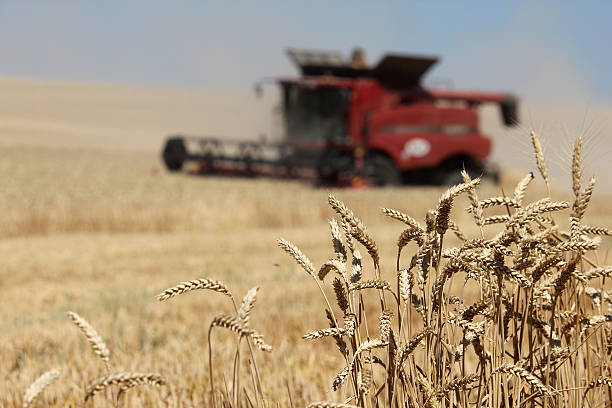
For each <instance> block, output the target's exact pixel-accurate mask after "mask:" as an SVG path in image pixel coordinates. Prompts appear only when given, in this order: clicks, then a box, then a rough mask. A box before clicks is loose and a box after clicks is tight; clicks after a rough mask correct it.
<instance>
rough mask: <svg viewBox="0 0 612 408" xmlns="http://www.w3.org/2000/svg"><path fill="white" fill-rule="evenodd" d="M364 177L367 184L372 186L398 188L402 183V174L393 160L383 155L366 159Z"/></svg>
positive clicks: (375, 155)
mask: <svg viewBox="0 0 612 408" xmlns="http://www.w3.org/2000/svg"><path fill="white" fill-rule="evenodd" d="M364 175H365V179H366V180H367V182H368V183H369V184H370V185H372V186H377V187H383V186H397V185H400V184H401V183H402V174H401V173H400V171H399V169H398V168H397V166H396V165H395V163H394V162H393V160H391V158H389V157H387V156H384V155H382V154H374V155H370V156H368V157H366V159H365V163H364Z"/></svg>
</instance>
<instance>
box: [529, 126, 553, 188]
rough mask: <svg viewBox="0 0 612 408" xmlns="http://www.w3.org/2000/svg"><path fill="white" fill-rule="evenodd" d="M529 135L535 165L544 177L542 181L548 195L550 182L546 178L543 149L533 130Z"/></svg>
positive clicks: (546, 171) (546, 167)
mask: <svg viewBox="0 0 612 408" xmlns="http://www.w3.org/2000/svg"><path fill="white" fill-rule="evenodd" d="M530 136H531V144H532V145H533V151H534V153H535V159H536V166H537V167H538V170H539V171H540V174H541V175H542V178H543V179H544V183H546V189H547V190H548V195H550V182H549V179H548V166H546V161H545V160H544V149H542V143H540V138H539V137H538V135H537V134H536V132H535V131H533V130H532V131H531V132H530Z"/></svg>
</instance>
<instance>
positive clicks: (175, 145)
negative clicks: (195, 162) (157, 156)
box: [162, 137, 187, 171]
mask: <svg viewBox="0 0 612 408" xmlns="http://www.w3.org/2000/svg"><path fill="white" fill-rule="evenodd" d="M162 157H163V159H164V163H165V164H166V168H167V169H168V170H170V171H179V170H181V169H182V168H183V162H184V161H185V159H187V149H186V148H185V142H184V141H183V139H182V138H180V137H173V138H170V139H168V140H167V141H166V146H164V151H163V153H162Z"/></svg>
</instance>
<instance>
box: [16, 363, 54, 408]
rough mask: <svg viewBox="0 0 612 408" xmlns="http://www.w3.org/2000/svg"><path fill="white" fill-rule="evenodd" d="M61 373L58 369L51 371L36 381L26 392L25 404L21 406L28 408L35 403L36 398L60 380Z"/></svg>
mask: <svg viewBox="0 0 612 408" xmlns="http://www.w3.org/2000/svg"><path fill="white" fill-rule="evenodd" d="M59 375H60V372H59V370H58V369H57V368H55V369H53V370H49V371H47V372H46V373H44V374H43V375H41V376H40V377H38V378H37V379H36V381H34V382H33V383H32V384H30V386H29V387H28V389H27V390H26V392H25V394H24V396H23V404H22V405H21V406H22V407H23V408H28V407H30V406H31V405H32V403H34V401H35V400H36V398H37V397H38V396H39V395H40V393H41V392H43V391H44V390H45V388H47V387H48V386H49V385H51V384H53V382H55V381H56V380H57V379H58V378H59Z"/></svg>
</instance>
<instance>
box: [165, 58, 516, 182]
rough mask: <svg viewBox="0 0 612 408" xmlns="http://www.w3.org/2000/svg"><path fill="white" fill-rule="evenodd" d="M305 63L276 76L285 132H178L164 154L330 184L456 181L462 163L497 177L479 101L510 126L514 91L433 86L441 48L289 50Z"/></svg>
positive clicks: (210, 167) (246, 172)
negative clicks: (256, 136)
mask: <svg viewBox="0 0 612 408" xmlns="http://www.w3.org/2000/svg"><path fill="white" fill-rule="evenodd" d="M288 55H289V57H290V58H291V60H292V61H293V63H294V64H295V65H296V66H297V67H298V68H299V70H300V71H301V76H300V77H297V78H279V79H277V80H276V83H277V84H278V85H279V86H280V89H281V92H282V102H281V103H282V118H283V125H284V132H283V133H284V137H283V139H282V140H281V141H278V142H266V141H260V142H250V141H232V140H226V139H222V138H216V137H188V136H171V137H169V138H168V140H167V141H166V145H165V146H164V150H163V159H164V162H165V164H166V166H167V168H168V169H169V170H171V171H177V170H180V169H181V168H182V167H183V164H184V163H185V162H188V161H192V162H196V163H197V172H198V173H202V174H223V175H243V176H272V177H291V178H311V179H315V180H317V181H318V182H319V183H322V184H332V185H355V184H370V185H378V186H382V185H396V184H401V183H404V182H408V183H427V184H450V183H454V182H456V181H459V171H460V170H461V169H463V168H465V169H466V170H468V171H469V172H470V173H472V174H475V175H480V174H482V173H484V174H488V175H491V176H493V177H496V172H495V171H492V170H491V169H490V167H489V166H488V165H487V162H486V159H487V158H488V156H489V154H490V152H491V143H492V142H491V139H490V138H489V137H488V136H486V135H483V134H482V133H481V132H480V128H479V120H478V110H477V108H478V106H479V105H480V104H482V103H495V104H498V105H499V107H500V112H501V117H502V120H503V123H504V124H505V125H506V126H513V125H515V124H516V123H517V122H518V118H517V99H516V98H515V97H514V96H513V95H510V94H505V93H488V92H460V91H454V90H441V89H427V88H425V87H424V86H423V85H422V82H421V80H422V77H423V76H424V75H425V73H426V72H427V71H428V70H429V69H430V68H431V67H432V66H433V65H434V64H435V63H436V62H437V61H438V59H437V58H434V57H422V56H409V55H393V54H389V55H386V56H384V57H383V58H382V59H381V60H380V61H379V62H378V63H377V64H376V65H375V66H368V65H367V64H366V62H365V58H364V56H363V52H362V51H360V50H357V51H355V52H354V53H353V57H352V58H351V59H350V60H346V59H344V58H343V57H342V55H340V54H338V53H333V52H312V51H298V50H289V51H288Z"/></svg>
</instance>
